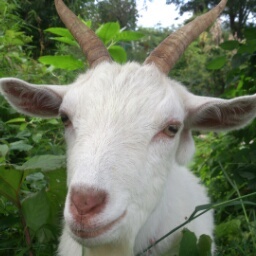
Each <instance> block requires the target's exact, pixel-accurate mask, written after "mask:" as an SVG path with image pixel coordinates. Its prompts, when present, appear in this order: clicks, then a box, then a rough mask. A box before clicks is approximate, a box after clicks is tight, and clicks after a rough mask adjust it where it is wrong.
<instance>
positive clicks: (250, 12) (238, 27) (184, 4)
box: [167, 0, 256, 38]
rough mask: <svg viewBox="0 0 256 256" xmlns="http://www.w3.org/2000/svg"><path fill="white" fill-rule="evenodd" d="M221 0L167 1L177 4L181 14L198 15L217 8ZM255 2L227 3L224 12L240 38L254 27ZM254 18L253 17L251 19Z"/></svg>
mask: <svg viewBox="0 0 256 256" xmlns="http://www.w3.org/2000/svg"><path fill="white" fill-rule="evenodd" d="M219 2H220V0H204V1H203V0H199V1H198V0H189V1H187V0H167V3H168V4H171V3H173V4H175V5H177V6H178V7H179V9H180V14H181V15H182V14H183V13H184V12H191V11H192V12H193V13H194V14H195V15H198V14H200V13H202V12H204V11H205V10H209V9H210V8H212V6H216V5H217V4H218V3H219ZM255 6H256V1H255V0H243V1H241V0H232V1H230V0H229V1H228V2H227V8H226V9H225V11H224V12H223V14H224V15H227V16H228V18H229V27H230V29H231V31H232V33H233V35H236V36H237V37H238V38H242V36H243V28H244V27H246V26H247V25H249V26H250V25H252V23H253V19H252V17H255V14H256V8H255ZM251 16H252V17H251Z"/></svg>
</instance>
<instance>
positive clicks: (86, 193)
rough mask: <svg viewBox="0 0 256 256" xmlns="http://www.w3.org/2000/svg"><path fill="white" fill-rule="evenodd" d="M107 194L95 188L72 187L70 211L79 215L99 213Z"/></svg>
mask: <svg viewBox="0 0 256 256" xmlns="http://www.w3.org/2000/svg"><path fill="white" fill-rule="evenodd" d="M106 198H107V194H106V192H104V191H101V190H95V189H73V190H72V191H71V205H70V206H71V212H72V213H73V214H79V215H86V214H87V215H93V214H98V213H100V212H101V211H102V210H103V208H104V206H105V204H106Z"/></svg>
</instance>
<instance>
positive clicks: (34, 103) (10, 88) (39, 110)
mask: <svg viewBox="0 0 256 256" xmlns="http://www.w3.org/2000/svg"><path fill="white" fill-rule="evenodd" d="M65 91H66V88H65V87H64V86H48V85H44V86H36V85H32V84H29V83H26V82H24V81H22V80H19V79H15V78H4V79H0V92H1V93H2V94H3V95H4V97H5V98H6V100H7V101H8V102H9V103H10V104H11V105H12V106H13V107H14V108H15V109H17V110H18V111H19V112H21V113H23V114H26V115H30V116H38V117H45V118H47V117H56V116H58V111H59V107H60V104H61V102H62V98H63V96H64V94H65Z"/></svg>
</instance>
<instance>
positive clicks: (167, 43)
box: [144, 0, 228, 74]
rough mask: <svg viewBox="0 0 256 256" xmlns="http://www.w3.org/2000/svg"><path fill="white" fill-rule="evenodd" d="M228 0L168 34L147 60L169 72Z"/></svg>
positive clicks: (216, 16) (146, 62)
mask: <svg viewBox="0 0 256 256" xmlns="http://www.w3.org/2000/svg"><path fill="white" fill-rule="evenodd" d="M227 1H228V0H222V1H221V2H220V3H219V4H218V5H217V6H216V7H215V8H213V9H212V10H210V11H209V12H207V13H205V14H203V15H201V16H199V17H197V18H196V19H194V20H193V21H191V22H190V23H188V24H186V25H185V26H184V27H182V28H180V29H179V30H177V31H176V32H174V33H172V34H171V35H170V36H168V37H167V38H166V39H165V40H164V41H163V42H162V43H160V44H159V45H158V46H157V47H156V48H155V50H154V51H153V52H152V53H151V54H150V55H149V56H148V58H147V59H146V60H145V62H144V63H145V64H149V63H154V64H155V65H156V66H157V67H158V69H159V70H161V71H162V72H164V73H165V74H168V73H169V71H170V70H171V69H172V67H173V66H174V64H175V63H176V62H177V61H178V59H179V58H180V56H181V55H182V53H183V52H184V51H185V50H186V48H187V47H188V46H189V45H190V43H191V42H192V41H194V40H195V39H196V38H197V37H198V36H199V35H200V34H201V33H202V32H203V31H205V30H206V29H207V28H208V27H209V26H210V25H211V24H212V23H213V22H214V21H215V20H216V19H217V18H218V16H219V15H220V13H221V12H222V11H223V10H224V8H225V6H226V4H227Z"/></svg>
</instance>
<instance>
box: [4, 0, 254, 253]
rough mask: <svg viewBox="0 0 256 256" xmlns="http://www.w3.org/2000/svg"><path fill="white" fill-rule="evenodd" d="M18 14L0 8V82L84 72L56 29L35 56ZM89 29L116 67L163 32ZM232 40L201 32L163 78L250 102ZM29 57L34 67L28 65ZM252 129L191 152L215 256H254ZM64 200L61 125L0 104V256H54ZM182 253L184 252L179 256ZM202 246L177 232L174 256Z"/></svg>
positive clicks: (249, 85)
mask: <svg viewBox="0 0 256 256" xmlns="http://www.w3.org/2000/svg"><path fill="white" fill-rule="evenodd" d="M87 2H88V3H89V2H90V1H87ZM106 6H107V5H106ZM102 8H103V7H102ZM20 13H21V9H20V6H19V5H18V3H17V1H8V2H7V1H5V0H0V23H1V29H0V77H7V76H14V77H17V78H21V79H24V80H27V81H29V82H32V83H38V84H42V83H47V84H65V83H67V82H69V81H72V80H73V79H74V78H75V77H76V76H77V73H79V72H82V71H83V70H84V69H86V68H87V67H86V65H85V64H84V63H85V60H84V58H83V57H81V52H80V49H79V47H78V45H77V43H76V42H75V41H74V39H73V37H72V36H71V35H70V34H69V32H68V31H67V30H66V29H64V28H60V27H56V26H59V25H58V23H56V24H55V23H54V22H52V24H53V25H54V26H51V27H48V29H46V30H45V31H43V32H42V31H41V32H42V33H43V34H44V35H45V37H46V38H47V40H49V42H50V41H51V42H54V43H49V44H47V46H48V47H49V48H48V49H47V51H45V55H40V52H44V51H42V49H40V47H39V46H36V44H35V43H34V40H35V36H33V37H32V36H30V34H29V33H28V31H29V30H33V29H32V26H31V24H32V23H29V22H27V21H26V22H24V21H23V17H22V15H21V14H20ZM31 15H32V14H31ZM54 15H55V14H53V13H52V16H54ZM96 16H97V15H96ZM29 17H32V16H29ZM104 18H105V17H104ZM55 19H57V18H56V16H55ZM132 22H134V21H133V20H132ZM87 24H88V25H90V23H87ZM94 26H95V27H97V29H96V33H97V34H98V35H99V37H101V39H102V40H103V42H104V43H105V45H106V46H107V47H108V49H109V51H110V54H111V56H112V57H113V59H115V60H116V61H118V62H120V63H123V62H125V61H127V59H128V60H129V59H136V60H138V61H143V59H144V58H145V56H146V54H147V53H148V52H149V51H150V50H151V49H152V48H153V47H154V46H155V45H157V44H158V42H159V41H160V40H162V39H163V38H164V37H165V36H166V35H168V34H169V32H170V31H167V30H160V29H159V30H157V29H140V30H139V32H132V31H127V30H123V29H122V27H120V25H119V24H118V23H117V22H115V20H114V21H112V22H106V23H104V24H102V25H100V26H99V25H98V26H96V25H92V27H94ZM131 27H132V26H131ZM25 31H26V32H25ZM242 33H243V40H233V39H232V40H229V39H228V38H229V33H228V31H225V33H224V35H222V36H221V40H222V38H224V39H225V41H224V42H223V43H221V44H220V46H218V45H217V44H216V40H215V38H214V35H213V34H212V33H211V32H205V33H203V34H202V35H201V36H200V38H199V39H198V40H197V41H196V42H194V43H193V44H192V45H191V46H190V47H189V49H188V50H187V51H186V53H185V54H184V55H183V57H182V58H181V60H180V62H179V63H177V65H176V67H175V69H173V70H172V72H171V76H172V77H173V78H175V79H177V80H179V81H181V82H183V83H184V84H186V85H187V86H188V87H189V88H190V89H191V90H192V91H193V92H195V93H197V94H204V95H214V96H222V97H225V98H230V97H234V96H240V95H245V94H253V93H256V72H255V68H256V58H255V52H256V33H255V28H250V27H249V28H246V29H245V28H243V30H242ZM142 34H144V35H145V36H144V37H143V38H142ZM52 37H54V38H52ZM140 38H142V39H141V40H140V41H134V40H138V39H140ZM131 41H133V42H132V44H131ZM47 42H48V41H47ZM35 47H36V49H35ZM46 54H47V55H46ZM38 55H40V58H39V59H38V58H35V56H38ZM58 58H62V61H61V65H62V66H59V64H56V63H59V62H57V61H56V59H57V60H58ZM255 126H256V121H254V122H253V123H252V124H251V125H250V126H248V127H246V128H244V129H242V130H240V131H236V132H232V133H228V134H223V133H220V134H215V133H210V134H195V138H196V144H197V153H196V156H195V159H194V161H193V163H192V169H193V170H194V171H195V173H196V174H197V175H199V176H200V177H201V179H202V180H203V183H204V184H206V186H207V187H208V188H209V194H210V195H211V197H212V199H213V202H215V203H216V204H213V205H210V206H207V207H213V208H214V209H215V217H216V218H215V219H216V224H217V226H216V232H215V236H216V243H217V253H216V255H217V256H222V255H225V256H253V255H256V249H255V248H256V235H255V234H256V212H255V209H256V203H255V202H256V195H255V193H256V158H255V155H256V142H255V138H256V129H255ZM65 194H66V171H65V145H64V141H63V128H62V125H61V124H60V122H59V121H58V120H56V119H48V120H41V119H38V118H30V117H24V116H22V115H20V114H18V113H16V111H15V110H13V109H12V108H11V107H9V106H8V104H7V103H6V101H5V100H4V99H3V98H2V97H1V98H0V255H10V256H11V255H15V256H18V255H30V256H32V255H39V256H43V255H45V256H46V255H47V256H49V255H54V254H55V252H56V249H57V244H58V237H59V235H60V231H61V216H62V209H63V204H64V199H65ZM199 209H201V210H206V208H205V207H204V208H203V207H201V208H200V207H199ZM191 214H192V213H191ZM199 218H200V217H199ZM188 244H190V245H191V248H192V249H191V250H192V251H186V250H185V248H186V247H187V245H188ZM209 246H210V242H209V239H208V237H205V236H202V237H200V238H196V237H195V236H194V234H193V233H191V232H190V231H187V230H185V231H184V236H183V239H182V243H181V249H180V253H179V255H180V256H186V255H187V256H188V255H189V256H192V255H209Z"/></svg>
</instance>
